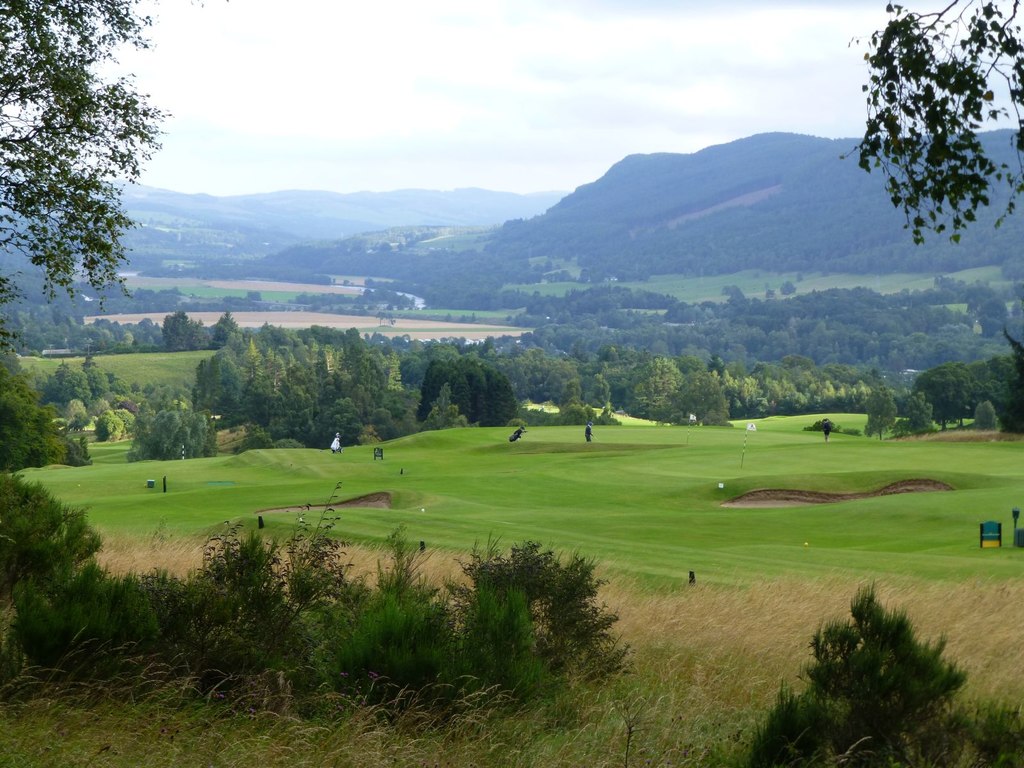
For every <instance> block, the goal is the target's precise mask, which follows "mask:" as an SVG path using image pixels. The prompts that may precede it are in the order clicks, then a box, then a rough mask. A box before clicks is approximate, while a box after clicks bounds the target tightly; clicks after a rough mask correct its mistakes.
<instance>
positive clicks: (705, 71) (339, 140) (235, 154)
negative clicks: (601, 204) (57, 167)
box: [124, 0, 885, 194]
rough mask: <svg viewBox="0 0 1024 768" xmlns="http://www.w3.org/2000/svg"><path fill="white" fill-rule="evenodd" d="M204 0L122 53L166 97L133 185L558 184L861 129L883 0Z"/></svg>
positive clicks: (177, 7) (217, 190) (226, 189)
mask: <svg viewBox="0 0 1024 768" xmlns="http://www.w3.org/2000/svg"><path fill="white" fill-rule="evenodd" d="M551 6H552V4H551V3H545V2H542V0H521V1H520V2H512V0H507V1H506V0H496V1H492V0H475V1H474V2H470V1H469V0H437V1H436V2H434V3H419V2H414V1H413V0H376V2H374V3H358V4H357V3H348V2H337V0H293V1H292V2H291V3H288V4H287V5H283V4H281V3H279V2H276V1H272V0H244V1H243V0H238V1H237V2H224V0H207V2H206V4H205V5H202V6H199V5H190V4H184V3H173V4H172V3H166V2H165V3H163V4H160V5H158V6H155V10H154V14H155V16H156V22H155V25H154V28H153V34H152V37H153V41H154V47H153V48H152V49H150V50H148V51H144V52H140V53H138V54H136V53H134V52H133V53H132V54H131V55H130V56H126V58H125V60H124V63H125V66H126V67H127V68H128V69H130V70H131V71H133V72H135V73H136V75H137V81H138V84H139V86H140V88H141V89H142V90H144V91H146V92H148V93H150V94H151V97H152V100H153V101H154V103H155V104H157V105H158V106H160V107H162V108H164V109H167V110H168V111H170V112H171V113H173V115H174V117H173V118H172V119H170V120H169V121H168V122H167V124H166V125H165V130H166V135H165V137H164V149H163V150H162V152H161V153H160V154H159V155H158V156H157V157H156V158H154V160H153V161H151V163H150V164H149V166H148V170H147V173H146V176H145V178H144V182H145V183H148V184H153V185H156V186H164V187H168V188H171V189H176V190H181V191H190V192H191V191H203V192H210V193H213V194H228V193H241V192H249V191H268V190H273V189H282V188H307V189H311V188H318V189H335V190H338V191H355V190H359V189H375V190H385V189H394V188H400V187H421V188H433V189H450V188H454V187H465V186H481V187H486V188H490V189H502V190H511V191H520V192H527V191H535V190H547V189H565V190H569V189H572V188H575V187H576V186H578V185H580V184H583V183H587V182H590V181H592V180H594V179H595V178H597V177H598V176H600V175H601V174H602V173H604V171H605V170H607V168H608V167H609V166H610V165H612V164H613V163H615V162H617V161H618V160H620V159H621V158H622V157H624V156H625V155H628V154H633V153H638V152H662V151H664V152H692V151H696V150H698V149H700V148H702V147H704V146H707V145H708V144H714V143H721V142H725V141H730V140H733V139H737V138H741V137H743V136H748V135H751V134H753V133H759V132H763V131H775V130H783V131H794V132H800V133H810V134H814V135H823V136H854V135H856V134H857V133H858V132H859V130H860V128H861V124H862V123H863V119H864V101H863V95H862V94H861V91H860V87H861V83H862V82H863V81H864V79H865V78H866V70H865V68H864V64H863V62H862V55H863V48H857V47H852V48H851V47H850V46H849V43H850V41H851V39H852V38H853V37H855V36H863V35H867V34H869V33H870V32H871V31H873V30H874V29H877V28H879V27H880V26H881V25H883V24H884V22H885V14H884V12H883V10H881V9H880V8H879V4H878V3H876V2H870V3H869V2H845V3H843V2H840V3H833V4H829V5H825V4H816V3H800V2H790V3H786V4H782V3H779V4H775V5H772V6H769V7H765V5H764V4H763V3H750V2H746V3H743V2H740V3H729V4H715V5H711V4H708V3H691V2H672V3H669V2H657V1H655V0H646V1H644V2H639V3H635V2H631V3H626V2H612V1H611V0H604V1H603V2H588V1H586V0H570V1H567V2H562V3H559V4H558V7H557V8H552V7H551Z"/></svg>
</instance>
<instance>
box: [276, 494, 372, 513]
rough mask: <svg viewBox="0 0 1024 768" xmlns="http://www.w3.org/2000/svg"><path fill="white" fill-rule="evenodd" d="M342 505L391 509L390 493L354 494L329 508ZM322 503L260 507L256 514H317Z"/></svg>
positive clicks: (321, 507)
mask: <svg viewBox="0 0 1024 768" xmlns="http://www.w3.org/2000/svg"><path fill="white" fill-rule="evenodd" d="M342 507H377V508H378V509H391V494H390V493H388V492H387V491H381V492H380V493H368V494H366V495H365V496H356V497H355V498H354V499H345V500H344V501H336V502H334V503H333V504H331V507H330V508H331V509H335V510H336V509H339V508H342ZM323 508H324V507H323V505H322V504H298V505H296V506H294V507H275V508H274V509H261V510H260V511H259V512H257V513H256V514H259V515H272V514H276V513H281V512H288V513H291V514H293V515H297V514H301V513H307V514H314V515H315V514H317V513H319V512H321V511H323Z"/></svg>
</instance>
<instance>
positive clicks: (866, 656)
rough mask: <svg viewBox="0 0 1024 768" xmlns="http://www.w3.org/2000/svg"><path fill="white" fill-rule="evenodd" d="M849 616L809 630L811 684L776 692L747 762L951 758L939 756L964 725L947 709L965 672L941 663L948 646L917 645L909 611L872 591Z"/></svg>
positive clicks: (936, 761)
mask: <svg viewBox="0 0 1024 768" xmlns="http://www.w3.org/2000/svg"><path fill="white" fill-rule="evenodd" d="M850 612H851V620H849V621H835V622H831V623H829V624H827V625H826V626H825V627H824V628H822V629H821V630H819V631H818V632H817V633H816V634H815V636H814V639H813V640H812V642H811V648H812V651H813V654H814V661H813V662H812V663H811V664H810V665H809V666H808V667H807V668H806V670H805V674H806V677H807V680H808V687H807V689H806V690H805V691H804V692H803V694H801V695H800V696H799V697H793V696H791V695H789V694H787V693H785V692H783V693H782V694H780V696H779V700H778V703H777V704H776V708H775V710H773V711H772V712H771V713H770V714H769V717H768V721H767V723H766V724H765V726H763V727H762V728H761V729H760V731H759V732H758V734H757V736H756V738H755V741H754V744H753V747H752V749H751V751H750V760H749V765H750V766H751V768H764V767H766V766H774V765H787V766H812V765H821V764H822V762H821V759H822V758H821V755H822V754H824V755H828V756H829V757H830V758H831V759H834V760H838V759H839V758H840V757H841V762H842V764H843V765H845V766H879V767H882V766H885V768H889V766H891V765H893V764H898V763H901V762H902V763H907V764H910V765H929V766H939V765H952V764H954V763H952V762H944V761H945V760H947V759H950V755H951V754H953V753H955V752H956V751H957V749H958V747H957V743H958V742H962V738H961V736H960V734H961V733H962V730H963V727H962V723H961V722H960V721H959V720H958V718H957V717H956V713H955V712H954V711H953V709H952V706H951V705H952V700H953V697H954V695H955V694H956V693H957V692H958V691H959V690H960V688H961V687H962V686H963V684H964V682H965V680H966V676H965V675H964V673H963V672H962V671H960V670H959V669H957V668H956V666H955V665H953V664H951V663H949V662H946V661H944V660H943V659H942V651H943V648H944V642H943V641H941V640H940V641H938V642H937V643H935V644H929V643H922V642H920V641H919V640H918V639H917V638H916V637H915V634H914V630H913V627H912V626H911V623H910V621H909V619H908V618H907V616H906V614H904V613H903V612H900V611H887V610H886V609H885V608H884V607H883V606H882V605H880V604H879V602H878V600H877V599H876V598H875V593H874V590H873V589H870V588H868V589H864V590H861V591H860V592H858V594H857V596H856V597H855V599H854V601H853V603H852V605H851V609H850ZM826 764H827V763H826Z"/></svg>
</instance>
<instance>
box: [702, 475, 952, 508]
mask: <svg viewBox="0 0 1024 768" xmlns="http://www.w3.org/2000/svg"><path fill="white" fill-rule="evenodd" d="M952 490H953V488H952V486H949V485H946V484H945V483H942V482H939V481H938V480H924V479H918V480H901V481H899V482H898V483H892V484H891V485H887V486H885V487H884V488H879V489H878V490H877V491H871V492H869V493H825V492H823V491H797V490H790V489H786V488H763V489H760V490H756V491H750V492H749V493H745V494H743V495H742V496H737V497H736V498H735V499H731V500H729V501H726V502H723V503H722V506H723V507H799V506H804V505H807V504H834V503H835V502H838V501H850V500H851V499H868V498H871V497H873V496H891V495H892V494H894V493H921V492H926V491H952Z"/></svg>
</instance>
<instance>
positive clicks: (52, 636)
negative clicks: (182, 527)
mask: <svg viewBox="0 0 1024 768" xmlns="http://www.w3.org/2000/svg"><path fill="white" fill-rule="evenodd" d="M14 606H15V611H16V613H15V619H14V622H13V624H12V632H13V635H14V637H15V638H16V639H17V641H18V642H19V643H20V645H21V649H22V651H23V653H24V655H25V658H26V659H27V660H29V661H30V662H32V663H33V664H37V665H39V666H43V667H51V668H52V667H57V666H60V664H61V662H62V660H64V659H68V658H71V657H72V656H73V659H72V663H73V664H74V667H75V669H76V670H78V671H82V670H90V671H91V670H94V669H97V668H103V667H105V666H106V665H107V664H108V663H109V662H110V661H112V660H114V659H116V658H117V657H118V656H120V655H122V654H124V653H132V654H134V653H136V652H139V651H143V650H145V648H146V646H147V645H148V644H149V643H150V642H151V641H153V640H154V639H155V638H156V637H157V631H158V627H157V620H156V615H155V612H154V611H153V609H152V608H151V607H150V604H149V603H148V601H147V599H146V595H145V594H144V593H143V591H142V589H141V588H140V585H139V581H138V579H136V578H135V577H133V576H112V575H109V574H107V573H106V572H105V571H104V570H103V569H102V568H100V566H99V565H98V564H96V563H95V562H90V563H87V564H86V565H85V566H83V567H82V568H81V569H80V570H78V571H77V572H76V573H74V574H69V575H67V577H66V579H64V580H62V581H59V582H57V583H52V584H48V585H46V587H45V588H44V587H43V586H41V585H40V584H38V583H37V582H36V581H34V580H32V579H28V580H25V581H22V582H21V583H19V584H18V586H17V587H16V588H15V590H14ZM65 671H70V670H65Z"/></svg>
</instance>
